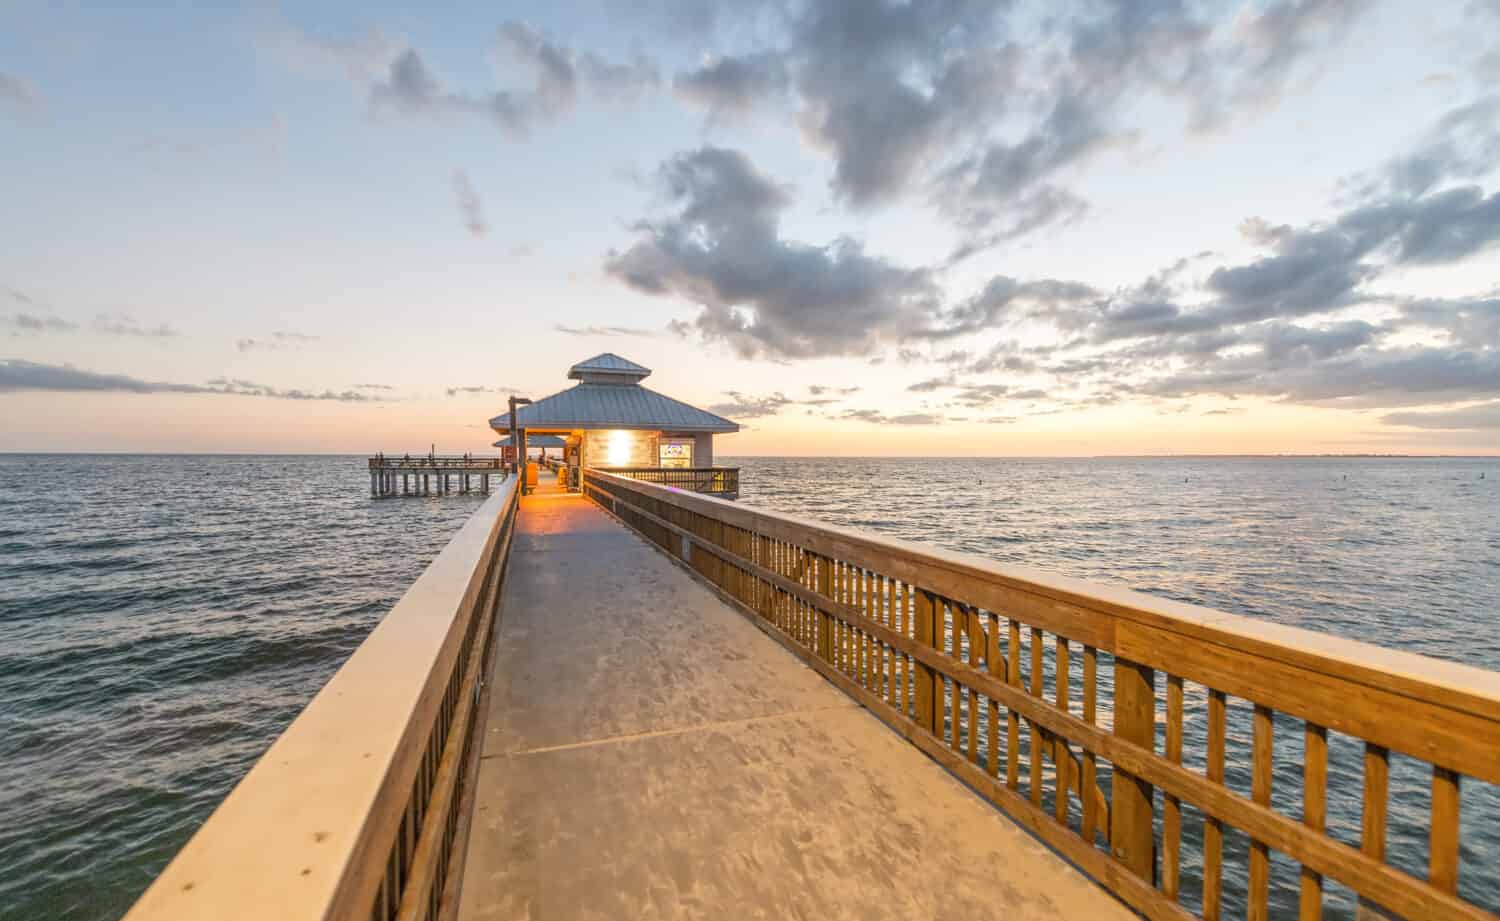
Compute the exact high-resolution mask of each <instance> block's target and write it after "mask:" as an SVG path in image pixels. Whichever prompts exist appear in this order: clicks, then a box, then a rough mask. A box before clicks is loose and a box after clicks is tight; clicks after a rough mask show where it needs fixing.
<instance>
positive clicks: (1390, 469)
mask: <svg viewBox="0 0 1500 921" xmlns="http://www.w3.org/2000/svg"><path fill="white" fill-rule="evenodd" d="M723 462H725V463H740V464H742V466H743V470H742V473H741V482H742V489H743V490H744V494H743V497H742V499H741V501H742V502H743V503H745V504H747V505H758V506H763V507H765V508H769V509H774V510H777V511H783V512H789V513H794V514H798V515H804V516H807V517H811V518H814V519H820V520H823V521H828V522H832V523H836V524H842V525H847V526H850V527H855V528H861V529H866V530H870V531H875V532H880V533H885V534H890V535H893V536H896V537H901V538H906V539H909V540H916V541H924V542H928V543H932V544H937V545H939V546H942V547H946V548H949V549H952V550H959V551H964V552H969V553H975V554H979V555H981V556H985V557H988V558H990V559H993V560H997V561H1001V562H1006V563H1018V564H1025V565H1029V566H1035V567H1039V568H1042V569H1045V570H1049V571H1052V572H1057V573H1061V574H1065V575H1070V576H1076V577H1080V578H1085V579H1090V580H1093V581H1097V582H1104V583H1112V584H1116V585H1124V586H1127V587H1130V588H1135V589H1139V590H1142V591H1146V592H1150V593H1152V594H1155V595H1160V596H1163V597H1167V598H1174V599H1177V600H1181V601H1188V602H1193V603H1196V604H1203V605H1208V606H1211V607H1215V608H1218V609H1221V610H1225V611H1230V612H1233V613H1237V614H1245V615H1249V616H1253V617H1260V618H1265V619H1267V620H1273V621H1276V622H1278V623H1283V624H1288V625H1292V626H1297V627H1303V628H1306V629H1310V630H1318V631H1322V632H1326V633H1334V634H1338V635H1341V636H1346V637H1353V638H1356V639H1361V640H1364V641H1366V642H1371V643H1376V644H1379V645H1382V646H1389V647H1392V648H1396V649H1403V650H1407V651H1410V652H1417V653H1422V654H1425V655H1430V656H1436V657H1438V658H1444V659H1450V660H1452V661H1455V662H1462V663H1465V664H1469V665H1476V666H1481V667H1484V668H1489V669H1500V630H1497V627H1500V460H1497V459H1495V458H1481V459H1421V460H1417V459H1375V458H1359V459H1352V458H1299V459H1265V458H1214V459H1184V460H1176V459H1172V460H1167V459H1150V460H1142V459H1077V460H1069V459H1064V460H1058V459H1048V460H1020V459H1017V460H1002V459H984V460H964V459H948V460H936V461H929V460H908V459H891V460H886V459H881V460H869V459H802V458H745V459H739V460H736V459H724V461H723ZM1026 658H1027V657H1026V656H1025V655H1023V657H1022V659H1023V661H1026ZM1073 670H1074V678H1073V681H1074V683H1075V687H1076V686H1077V682H1078V681H1079V680H1080V679H1079V675H1080V666H1079V665H1078V663H1077V662H1076V661H1075V662H1074V664H1073ZM1100 675H1101V679H1102V684H1101V688H1100V693H1101V695H1103V696H1107V694H1108V692H1109V691H1108V684H1109V681H1108V668H1107V666H1106V661H1105V659H1101V668H1100ZM1052 681H1053V677H1052V670H1051V665H1050V661H1049V664H1048V666H1047V682H1048V684H1049V685H1050V684H1051V683H1052ZM1163 683H1164V678H1163V676H1161V675H1158V676H1157V688H1158V694H1157V696H1158V701H1159V702H1160V701H1161V700H1162V699H1163V697H1164V691H1163ZM1186 691H1187V693H1186V703H1185V711H1184V712H1185V722H1184V760H1185V763H1187V764H1188V765H1189V766H1190V767H1192V768H1194V769H1195V770H1199V771H1202V770H1203V752H1204V750H1205V743H1206V740H1205V738H1204V736H1205V734H1206V718H1205V716H1204V710H1205V708H1206V700H1205V695H1204V691H1203V689H1202V688H1201V687H1196V686H1194V685H1191V684H1189V685H1188V686H1187V689H1186ZM1073 696H1074V700H1075V710H1076V708H1077V703H1076V701H1077V699H1078V697H1079V692H1078V691H1075V693H1074V695H1073ZM1162 718H1163V714H1162V712H1161V704H1160V703H1159V705H1158V721H1160V720H1161V719H1162ZM1160 736H1161V727H1160V726H1159V727H1158V743H1157V744H1158V750H1161V746H1162V741H1161V738H1160ZM1274 736H1275V745H1274V751H1275V775H1274V780H1273V799H1272V805H1273V807H1274V808H1276V809H1277V811H1279V812H1281V813H1282V814H1284V815H1286V816H1288V817H1291V818H1293V819H1299V820H1300V818H1301V814H1302V813H1301V797H1302V787H1301V783H1302V778H1301V765H1302V724H1301V723H1300V721H1296V720H1293V719H1290V718H1288V717H1286V716H1284V715H1281V714H1278V715H1277V717H1276V720H1275V732H1274ZM1250 739H1251V708H1250V707H1249V706H1248V705H1245V704H1244V702H1242V701H1241V702H1232V703H1231V707H1230V711H1229V719H1228V743H1229V744H1228V756H1227V760H1228V771H1227V773H1226V781H1227V783H1228V784H1229V785H1230V786H1231V787H1232V788H1234V789H1236V790H1238V791H1239V792H1241V793H1243V794H1245V795H1247V796H1248V795H1249V792H1250V776H1249V772H1248V770H1247V769H1246V766H1247V765H1248V764H1249V761H1250V756H1249V753H1250ZM1328 739H1329V742H1328V745H1329V794H1328V796H1329V800H1328V810H1329V815H1328V826H1329V830H1330V833H1331V834H1333V835H1334V836H1335V837H1336V838H1339V839H1341V840H1343V841H1345V842H1346V843H1348V844H1351V845H1353V846H1356V847H1357V846H1358V844H1359V832H1360V801H1359V794H1360V784H1361V777H1362V766H1361V756H1362V752H1363V749H1362V746H1361V745H1360V744H1359V743H1358V742H1357V741H1356V740H1354V739H1351V738H1349V737H1346V736H1342V735H1340V734H1338V733H1333V732H1330V733H1329V734H1328ZM1023 776H1024V772H1023ZM1430 783H1431V780H1430V769H1429V768H1427V767H1425V766H1424V765H1422V764H1420V763H1419V762H1417V761H1415V760H1414V759H1411V758H1407V757H1405V756H1402V755H1399V754H1392V755H1391V781H1390V789H1391V801H1390V818H1389V827H1388V847H1389V851H1388V854H1387V858H1388V860H1389V861H1390V862H1391V863H1392V864H1394V865H1396V866H1398V867H1400V868H1401V869H1403V870H1406V871H1407V872H1411V873H1414V874H1415V875H1418V876H1421V877H1425V876H1426V867H1427V840H1426V829H1427V815H1428V810H1429V808H1430V797H1431V793H1430ZM1159 811H1160V807H1159V806H1158V812H1159ZM1462 813H1463V818H1462V822H1463V842H1464V846H1463V850H1462V854H1461V873H1460V893H1461V894H1462V895H1463V896H1464V897H1465V898H1467V899H1469V900H1471V901H1475V902H1478V903H1480V904H1482V905H1484V906H1485V907H1487V908H1488V909H1490V910H1491V911H1495V912H1500V790H1497V788H1495V787H1493V786H1491V785H1488V784H1482V783H1478V782H1474V781H1472V780H1466V781H1465V785H1464V788H1463V801H1462ZM1184 815H1185V818H1184V826H1183V838H1184V866H1183V892H1184V898H1185V901H1186V902H1187V904H1189V905H1190V906H1196V905H1197V899H1198V898H1199V892H1200V891H1201V869H1202V867H1201V857H1200V856H1199V854H1198V848H1199V847H1200V845H1201V842H1202V831H1201V829H1202V821H1201V816H1200V815H1199V814H1198V813H1197V812H1196V811H1195V810H1193V809H1191V808H1190V807H1186V806H1185V807H1184ZM1248 846H1249V845H1248V841H1246V839H1245V838H1244V837H1243V836H1241V835H1239V834H1238V833H1232V834H1229V835H1227V836H1226V842H1225V853H1226V873H1225V890H1226V907H1229V908H1237V909H1239V911H1238V912H1235V911H1231V912H1230V915H1229V916H1231V917H1234V916H1242V915H1243V904H1244V894H1245V889H1244V867H1245V854H1246V851H1247V849H1248ZM1297 883H1298V876H1297V868H1296V866H1295V865H1294V864H1292V863H1290V862H1289V861H1286V860H1285V859H1282V858H1279V857H1277V856H1275V855H1273V862H1272V902H1273V905H1272V907H1273V916H1274V917H1296V914H1297V911H1296V908H1297V892H1296V887H1297ZM1327 888H1328V898H1327V900H1326V905H1327V909H1328V914H1327V915H1326V916H1327V917H1330V918H1343V917H1352V916H1353V899H1352V897H1351V895H1350V893H1348V891H1347V890H1343V889H1342V887H1340V886H1338V885H1337V884H1334V883H1331V882H1330V883H1329V884H1328V887H1327Z"/></svg>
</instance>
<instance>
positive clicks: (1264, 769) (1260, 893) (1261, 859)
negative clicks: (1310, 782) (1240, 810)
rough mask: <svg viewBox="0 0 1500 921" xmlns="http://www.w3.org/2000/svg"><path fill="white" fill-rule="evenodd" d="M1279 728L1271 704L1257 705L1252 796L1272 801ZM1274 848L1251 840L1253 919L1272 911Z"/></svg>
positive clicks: (1257, 920) (1261, 918)
mask: <svg viewBox="0 0 1500 921" xmlns="http://www.w3.org/2000/svg"><path fill="white" fill-rule="evenodd" d="M1275 728H1276V724H1275V722H1274V721H1273V720H1272V714H1271V708H1270V707H1267V706H1264V705H1262V704H1256V705H1255V717H1254V728H1253V730H1252V732H1251V774H1250V798H1251V799H1253V800H1255V802H1257V803H1259V804H1261V805H1262V806H1265V807H1267V808H1269V807H1270V805H1271V768H1272V759H1271V742H1272V737H1273V735H1274V732H1275ZM1270 884H1271V851H1270V849H1269V848H1267V847H1266V845H1265V843H1264V842H1262V841H1256V840H1254V839H1253V838H1252V839H1251V841H1250V893H1249V898H1250V913H1249V918H1250V921H1267V918H1268V917H1269V914H1270V909H1269V899H1270Z"/></svg>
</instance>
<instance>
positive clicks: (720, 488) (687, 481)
mask: <svg viewBox="0 0 1500 921" xmlns="http://www.w3.org/2000/svg"><path fill="white" fill-rule="evenodd" d="M596 469H599V470H602V471H604V472H606V473H612V474H615V475H616V476H623V477H629V478H630V479H632V480H639V481H641V482H643V483H656V484H659V485H662V486H676V487H677V488H679V489H689V490H692V491H693V492H699V493H708V494H710V495H722V496H728V497H730V498H737V497H738V496H739V493H740V468H738V467H600V468H596Z"/></svg>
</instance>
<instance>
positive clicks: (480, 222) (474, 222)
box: [453, 169, 490, 237]
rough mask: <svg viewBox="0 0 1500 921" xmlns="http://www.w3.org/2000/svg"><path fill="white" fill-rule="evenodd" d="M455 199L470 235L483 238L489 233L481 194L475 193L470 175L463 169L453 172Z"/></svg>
mask: <svg viewBox="0 0 1500 921" xmlns="http://www.w3.org/2000/svg"><path fill="white" fill-rule="evenodd" d="M453 199H454V203H455V204H457V205H458V214H459V216H460V217H462V218H463V222H464V227H466V228H468V231H469V233H471V234H473V235H474V236H476V237H482V236H484V235H485V234H486V233H488V232H489V229H490V226H489V225H488V224H486V223H485V221H484V206H483V204H481V202H480V201H479V193H478V192H475V191H474V185H473V183H471V182H469V174H468V173H465V172H464V171H463V170H461V169H459V170H454V171H453Z"/></svg>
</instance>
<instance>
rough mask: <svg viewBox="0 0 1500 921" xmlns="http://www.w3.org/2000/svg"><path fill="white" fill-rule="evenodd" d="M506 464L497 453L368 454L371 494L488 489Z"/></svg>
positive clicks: (501, 476) (391, 495)
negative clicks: (492, 478)
mask: <svg viewBox="0 0 1500 921" xmlns="http://www.w3.org/2000/svg"><path fill="white" fill-rule="evenodd" d="M506 472H507V468H506V466H505V465H504V464H502V463H501V460H500V458H498V457H476V456H474V455H471V454H460V455H456V456H454V455H435V454H423V455H419V456H417V457H413V456H411V455H409V454H403V455H402V456H400V457H395V456H388V455H385V454H377V455H375V456H374V457H372V458H370V497H371V498H374V499H394V498H398V497H400V496H432V495H438V496H446V495H449V494H451V493H470V492H475V491H478V492H481V493H488V492H489V491H490V478H491V477H494V478H495V479H496V482H497V483H498V482H499V481H500V480H502V479H504V478H505V475H506Z"/></svg>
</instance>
